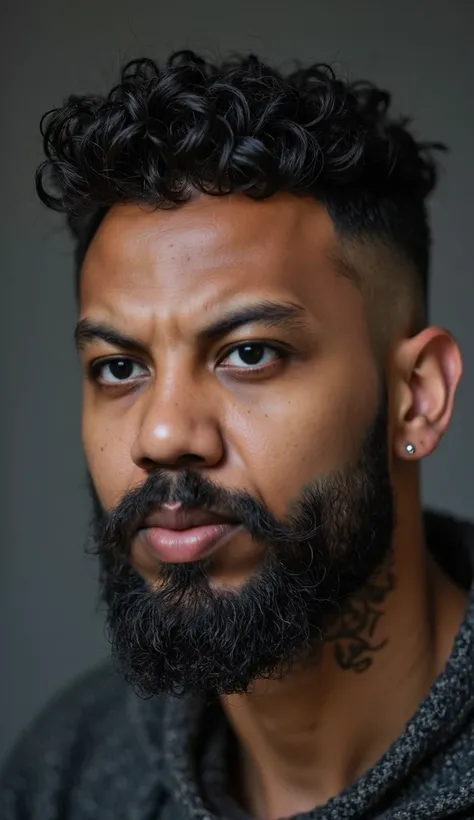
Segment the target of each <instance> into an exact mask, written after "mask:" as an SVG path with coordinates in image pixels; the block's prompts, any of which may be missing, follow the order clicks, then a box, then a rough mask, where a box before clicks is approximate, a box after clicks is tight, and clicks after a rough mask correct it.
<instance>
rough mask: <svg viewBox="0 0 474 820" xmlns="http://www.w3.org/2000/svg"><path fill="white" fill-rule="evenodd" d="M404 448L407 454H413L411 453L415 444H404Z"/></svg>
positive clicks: (414, 448)
mask: <svg viewBox="0 0 474 820" xmlns="http://www.w3.org/2000/svg"><path fill="white" fill-rule="evenodd" d="M405 450H406V451H407V453H408V455H409V456H412V455H413V453H414V452H415V450H416V447H415V445H414V444H405Z"/></svg>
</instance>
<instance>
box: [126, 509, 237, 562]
mask: <svg viewBox="0 0 474 820" xmlns="http://www.w3.org/2000/svg"><path fill="white" fill-rule="evenodd" d="M239 529H241V525H240V524H239V522H238V521H235V520H232V519H230V518H228V517H225V516H223V515H221V514H219V513H215V512H213V511H211V510H203V509H197V508H191V507H182V506H178V507H176V506H174V507H171V506H168V507H162V508H161V509H160V510H159V511H158V512H156V513H154V514H152V515H151V516H149V517H148V518H147V519H146V521H145V522H144V526H143V528H142V529H140V530H139V533H138V535H139V538H140V540H141V541H142V543H143V545H144V546H145V548H146V549H147V552H151V553H152V554H153V555H154V556H155V557H156V558H158V559H159V560H160V561H165V562H171V563H186V562H190V561H199V560H203V559H204V558H207V557H209V555H211V554H212V553H213V552H215V551H216V550H217V549H219V548H220V547H222V546H223V545H224V543H226V542H227V541H228V540H229V539H230V538H232V537H233V535H234V534H235V533H236V531H237V530H239Z"/></svg>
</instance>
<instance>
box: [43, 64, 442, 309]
mask: <svg viewBox="0 0 474 820" xmlns="http://www.w3.org/2000/svg"><path fill="white" fill-rule="evenodd" d="M389 107H390V94H389V93H388V92H386V91H383V90H381V89H379V88H377V87H375V86H374V85H373V84H371V83H367V82H356V83H348V82H345V81H343V80H341V79H339V78H337V77H336V75H335V73H334V71H333V70H332V68H331V67H330V66H327V65H325V64H315V65H312V66H310V67H309V68H304V69H303V68H301V67H298V68H297V69H296V70H293V71H292V72H291V73H288V74H286V75H284V74H282V73H281V72H279V71H277V70H275V69H274V68H271V67H269V66H268V65H266V64H265V63H264V62H262V61H261V60H260V59H259V58H258V57H256V56H254V55H250V56H248V57H244V58H242V57H236V58H234V59H232V60H230V61H226V62H223V63H221V64H219V65H213V64H211V63H210V62H207V61H206V60H204V59H202V58H201V57H200V56H198V55H196V54H195V53H194V52H191V51H180V52H176V53H174V54H173V55H172V56H171V57H170V58H169V59H168V60H167V62H166V63H165V64H164V66H163V67H160V66H159V65H158V64H157V63H156V62H154V61H152V60H149V59H140V60H134V61H132V62H130V63H128V64H127V65H126V66H125V68H124V69H123V71H122V76H121V82H120V83H119V84H118V85H116V86H115V87H114V88H113V89H112V90H111V91H110V93H109V94H108V95H107V96H96V95H83V96H78V95H72V96H70V97H69V98H68V99H67V100H66V101H65V103H64V105H63V106H62V107H61V108H57V109H55V110H53V111H51V112H48V113H47V114H46V115H45V117H44V118H43V120H42V133H43V144H44V152H45V155H46V159H45V160H44V162H43V163H42V164H41V166H40V167H39V169H38V171H37V175H36V185H37V191H38V194H39V196H40V198H41V200H42V201H43V202H44V203H45V204H46V205H47V206H49V207H50V208H54V209H56V210H59V211H62V212H64V213H66V214H67V215H68V222H69V226H70V228H71V230H72V231H73V234H74V236H75V239H76V241H77V251H76V262H77V267H78V270H79V269H80V265H81V263H82V260H83V257H84V255H85V252H86V250H87V247H88V244H89V242H90V241H91V239H92V237H93V235H94V233H95V231H96V230H97V227H98V225H99V224H100V221H101V219H102V217H103V216H104V214H105V212H106V211H107V210H108V209H109V208H110V207H111V206H112V205H114V204H115V203H118V202H136V203H140V202H141V203H150V204H154V205H156V206H157V207H162V208H170V207H176V206H178V205H180V204H181V203H184V202H186V201H187V200H188V199H189V198H190V197H191V196H192V195H195V194H196V192H202V193H205V194H209V195H212V196H223V195H226V194H231V193H237V192H240V193H244V194H246V195H247V196H249V197H253V198H255V199H263V198H266V197H270V196H272V195H273V194H275V193H277V192H279V191H287V192H290V193H292V194H295V195H306V196H313V197H315V198H316V199H317V200H319V201H321V202H322V203H323V204H324V205H325V207H326V208H327V209H328V212H329V214H330V216H331V218H332V220H333V222H334V224H335V227H336V229H337V230H338V231H339V232H340V233H341V234H342V235H344V236H349V237H363V238H369V239H370V238H371V237H374V238H378V239H380V240H382V241H383V242H384V243H385V244H388V245H389V246H392V247H395V248H396V249H397V250H398V251H401V252H402V253H403V254H404V256H405V258H406V259H407V260H408V262H409V263H411V264H412V266H413V267H414V269H415V270H416V273H417V276H418V277H419V281H420V284H421V288H422V291H423V294H424V298H425V300H426V292H427V286H428V269H429V249H430V231H429V227H428V220H427V213H426V206H425V200H426V197H427V195H428V194H429V193H430V192H431V191H432V189H433V187H434V186H435V183H436V166H435V162H434V160H433V149H436V148H443V147H444V146H442V145H440V144H439V143H420V142H417V141H416V140H415V139H414V137H413V136H412V135H411V134H410V132H409V130H408V128H407V126H408V125H409V124H410V120H409V119H408V118H394V117H391V116H390V115H389Z"/></svg>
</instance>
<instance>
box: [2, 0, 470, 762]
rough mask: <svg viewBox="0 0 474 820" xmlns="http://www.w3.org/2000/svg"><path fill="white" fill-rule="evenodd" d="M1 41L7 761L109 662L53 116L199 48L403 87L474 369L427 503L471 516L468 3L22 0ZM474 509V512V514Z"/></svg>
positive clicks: (435, 293) (441, 264) (445, 312)
mask: <svg viewBox="0 0 474 820" xmlns="http://www.w3.org/2000/svg"><path fill="white" fill-rule="evenodd" d="M2 7H3V12H2V17H3V20H2V29H3V34H2V37H1V44H2V48H1V60H2V62H3V66H2V74H1V76H2V96H3V101H2V120H1V129H0V140H1V148H0V157H1V163H2V168H1V182H2V197H1V203H0V204H1V223H0V224H1V229H2V235H1V236H2V238H1V251H2V267H1V271H2V274H1V275H2V297H3V298H2V300H1V310H2V317H1V322H0V327H1V332H2V334H3V338H2V347H1V349H2V356H3V368H2V373H3V378H2V386H3V401H2V403H1V410H2V414H3V417H2V426H1V429H2V433H3V438H4V444H3V450H2V451H3V453H4V456H3V470H2V492H1V494H0V497H1V503H2V512H1V523H2V530H3V532H2V539H1V556H0V625H1V626H0V640H1V645H0V659H1V674H0V680H1V688H2V692H1V698H0V703H1V707H0V708H1V714H0V756H1V755H2V754H3V753H4V751H5V749H6V748H7V747H8V746H9V745H10V744H11V742H12V740H13V738H14V737H15V736H16V735H17V733H18V732H19V730H20V729H22V728H23V727H24V726H25V724H26V723H27V722H28V721H29V720H31V718H32V716H33V715H34V713H35V712H37V710H38V708H39V707H40V706H41V705H42V704H43V703H44V702H45V700H46V699H47V698H48V697H50V696H51V695H52V693H53V692H54V691H55V690H56V689H57V688H58V687H60V686H62V685H63V684H64V683H65V682H66V681H68V680H70V679H71V678H73V677H74V676H75V675H76V674H77V673H79V672H80V671H82V670H83V669H85V668H86V667H88V666H89V665H90V664H92V663H94V662H95V661H96V660H98V659H99V658H100V657H102V656H103V655H104V654H105V653H106V652H107V646H106V642H105V639H104V637H103V628H102V621H101V617H100V615H99V614H97V613H96V611H95V600H96V584H95V579H96V567H95V563H94V561H93V559H92V558H86V557H85V555H84V554H83V547H84V543H85V540H86V533H87V524H88V514H89V510H88V503H87V496H86V492H85V481H84V465H83V461H82V455H81V446H80V433H79V418H80V390H79V380H78V370H77V366H76V361H75V355H74V350H73V346H72V343H71V338H72V337H71V334H72V328H73V324H74V320H75V308H74V301H73V295H72V293H73V291H72V266H71V252H70V251H71V249H70V246H69V242H68V238H67V235H66V233H65V230H64V228H63V227H62V222H61V220H60V218H59V217H56V216H55V215H52V214H50V213H48V212H47V211H46V210H45V209H43V208H42V207H41V206H40V205H39V204H38V203H37V202H36V200H35V195H34V189H33V183H32V175H33V171H34V168H35V166H36V164H37V161H38V160H39V158H40V140H39V136H38V121H39V118H40V116H41V114H42V113H43V112H44V111H46V110H47V109H49V108H52V107H54V106H55V105H58V104H59V103H60V102H61V100H62V98H63V97H64V96H65V95H67V94H68V93H70V92H72V91H89V90H93V91H96V90H101V89H102V90H105V89H107V88H108V87H109V85H110V84H111V82H113V81H115V80H116V77H117V71H118V67H119V65H120V64H121V63H122V62H123V60H124V59H128V58H131V57H136V56H143V55H151V56H158V57H162V56H164V55H166V54H167V53H168V51H169V50H170V49H174V48H181V47H183V46H192V47H195V48H199V49H206V50H207V53H209V52H210V53H211V54H212V55H216V54H218V53H219V52H222V53H225V52H227V51H228V50H230V49H239V50H244V51H249V50H255V51H257V52H259V53H260V54H261V55H262V56H264V57H267V58H269V59H271V60H274V61H277V62H280V63H281V62H283V61H286V60H287V59H289V58H291V57H295V56H298V57H300V58H301V59H302V60H304V61H314V60H325V61H329V62H333V63H336V64H337V66H338V67H339V68H340V69H341V70H342V71H343V72H344V73H345V74H347V75H349V76H352V77H364V78H368V79H373V80H375V81H376V82H378V83H380V84H381V85H383V86H385V87H387V88H389V89H391V90H392V91H393V94H394V98H395V101H396V105H397V107H398V108H399V109H400V110H401V111H403V112H406V113H409V114H413V115H414V116H415V121H416V130H417V133H418V134H419V136H420V137H423V138H427V139H437V140H443V141H445V142H446V143H448V145H449V146H450V148H451V153H450V154H449V155H448V156H447V157H446V158H445V159H444V161H443V165H444V172H443V178H442V181H441V184H440V187H439V190H438V192H437V194H436V196H435V198H434V200H433V205H432V221H433V228H434V233H435V237H436V244H435V250H434V264H433V285H432V320H433V322H436V323H441V324H444V325H446V326H448V327H450V328H451V329H452V330H453V331H454V333H455V335H456V336H457V338H458V340H459V342H460V344H461V346H462V348H463V350H464V353H465V363H466V375H465V378H464V381H463V384H462V387H461V390H460V393H459V400H458V404H457V411H456V415H455V420H454V424H453V426H452V429H451V431H450V432H449V434H448V435H447V437H446V439H445V440H444V442H443V443H442V446H441V447H440V448H439V451H438V452H437V453H436V454H435V455H434V456H432V457H431V458H430V459H429V461H428V462H427V463H426V464H425V466H424V480H425V483H424V492H425V499H426V502H427V503H430V504H432V505H435V506H437V507H439V508H441V509H444V510H448V511H452V512H455V513H458V514H461V515H464V516H466V517H469V516H470V515H471V512H472V511H471V496H472V482H471V474H472V468H471V465H472V464H473V461H474V437H473V436H472V426H471V422H470V421H469V419H471V420H472V419H473V417H474V384H473V378H472V359H473V354H474V322H473V320H472V309H473V306H474V279H473V275H472V248H471V245H472V232H473V222H472V192H473V189H474V185H473V183H474V162H473V156H472V153H473V139H472V136H473V113H474V104H473V92H472V77H473V74H474V57H473V53H474V49H473V32H474V3H472V2H470V0H466V2H462V0H449V2H448V0H446V2H436V0H398V1H397V2H396V3H395V2H384V0H346V1H345V2H344V1H343V0H324V2H323V1H322V0H307V2H305V0H291V1H290V0H285V2H281V3H279V2H278V0H240V1H239V2H233V3H229V2H226V1H225V0H194V2H192V0H180V2H174V3H166V4H165V3H160V1H159V0H154V2H150V0H140V2H136V1H135V2H120V0H114V2H112V0H94V2H92V0H68V1H67V2H65V0H42V2H38V0H20V2H18V0H9V2H7V3H5V2H4V3H3V6H2ZM473 515H474V513H473Z"/></svg>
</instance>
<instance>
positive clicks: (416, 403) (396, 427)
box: [392, 327, 463, 461]
mask: <svg viewBox="0 0 474 820" xmlns="http://www.w3.org/2000/svg"><path fill="white" fill-rule="evenodd" d="M394 364H395V371H396V376H395V378H396V388H395V395H394V405H393V406H392V411H393V416H392V421H393V431H394V433H393V434H394V441H393V446H394V451H395V455H396V456H398V457H399V458H402V459H406V460H409V461H413V460H416V459H419V458H424V457H425V456H428V455H430V453H432V452H433V450H435V449H436V447H437V446H438V444H439V442H440V440H441V438H442V436H443V435H444V433H445V432H446V430H447V428H448V426H449V423H450V421H451V417H452V415H453V408H454V398H455V395H456V390H457V386H458V384H459V380H460V378H461V376H462V370H463V365H462V356H461V352H460V350H459V347H458V345H457V343H456V342H455V340H454V338H453V337H452V335H451V334H450V333H449V332H448V331H447V330H444V329H443V328H440V327H428V328H426V329H425V330H423V331H422V332H421V333H419V334H417V335H416V336H412V337H411V338H410V339H404V340H403V341H402V342H401V343H400V344H399V345H398V346H397V348H396V351H395V359H394ZM407 444H412V445H413V446H414V447H415V452H414V453H413V454H412V455H410V453H409V452H408V451H407V449H406V446H407Z"/></svg>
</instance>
